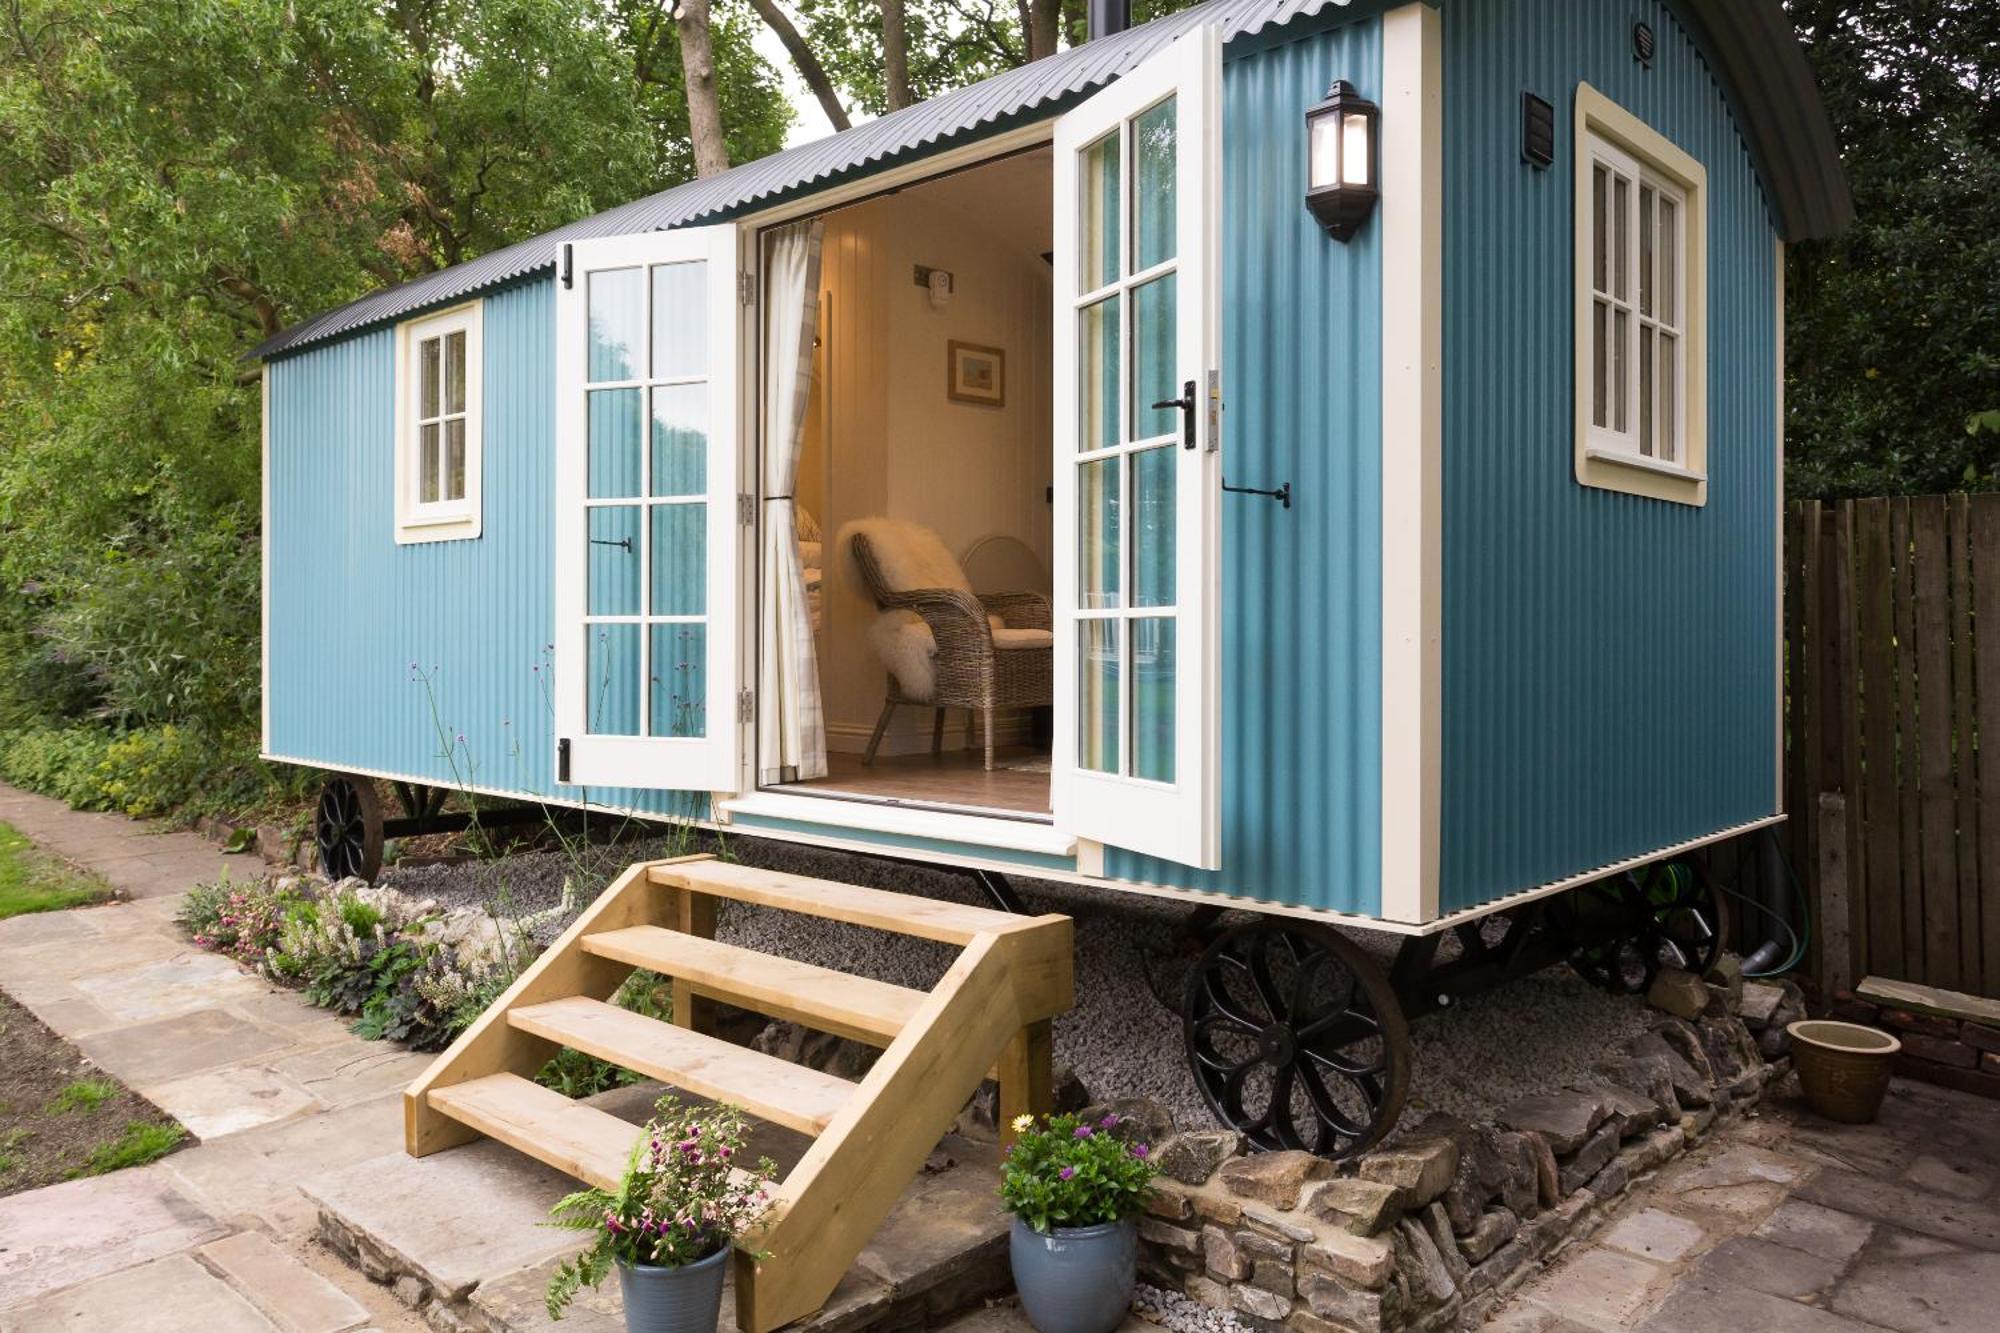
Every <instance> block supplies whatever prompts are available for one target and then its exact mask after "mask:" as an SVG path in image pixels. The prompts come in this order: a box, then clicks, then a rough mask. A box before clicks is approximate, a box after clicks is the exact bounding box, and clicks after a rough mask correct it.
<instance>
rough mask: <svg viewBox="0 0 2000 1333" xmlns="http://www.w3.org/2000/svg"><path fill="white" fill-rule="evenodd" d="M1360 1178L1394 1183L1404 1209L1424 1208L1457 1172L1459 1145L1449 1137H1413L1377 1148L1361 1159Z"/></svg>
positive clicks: (1442, 1190) (1382, 1182)
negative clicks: (1393, 1144) (1387, 1146)
mask: <svg viewBox="0 0 2000 1333" xmlns="http://www.w3.org/2000/svg"><path fill="white" fill-rule="evenodd" d="M1360 1171H1361V1178H1362V1179H1363V1180H1373V1181H1377V1182H1379V1183H1381V1184H1384V1185H1393V1186H1395V1187H1396V1189H1397V1190H1398V1191H1399V1192H1400V1194H1401V1203H1402V1207H1403V1208H1404V1210H1405V1211H1408V1210H1409V1209H1413V1208H1421V1207H1423V1206H1424V1205H1425V1204H1427V1203H1429V1202H1431V1201H1432V1200H1433V1199H1435V1198H1437V1197H1438V1195H1440V1194H1443V1193H1444V1192H1445V1190H1446V1189H1447V1188H1449V1187H1450V1185H1451V1181H1452V1176H1453V1175H1454V1174H1456V1172H1457V1171H1458V1145H1457V1144H1456V1143H1454V1142H1453V1141H1452V1140H1451V1139H1449V1138H1443V1137H1436V1138H1412V1139H1409V1140H1407V1141H1405V1142H1403V1143H1400V1144H1398V1145H1396V1146H1395V1147H1393V1148H1377V1149H1376V1150H1375V1151H1374V1152H1371V1153H1369V1154H1367V1155H1366V1156H1364V1157H1363V1158H1362V1159H1361V1162H1360Z"/></svg>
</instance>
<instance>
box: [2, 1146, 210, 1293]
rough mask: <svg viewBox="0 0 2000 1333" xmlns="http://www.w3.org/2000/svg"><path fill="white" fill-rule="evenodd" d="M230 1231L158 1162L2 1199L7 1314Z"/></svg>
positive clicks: (3, 1264)
mask: <svg viewBox="0 0 2000 1333" xmlns="http://www.w3.org/2000/svg"><path fill="white" fill-rule="evenodd" d="M227 1230H228V1229H227V1228H226V1227H224V1226H223V1224H222V1223H221V1222H219V1221H217V1220H216V1219H215V1218H214V1217H212V1216H210V1215H209V1214H208V1213H207V1212H206V1211H204V1210H203V1209H202V1208H201V1207H199V1206H198V1205H196V1204H195V1203H194V1201H193V1200H191V1199H189V1198H188V1197H187V1196H186V1195H185V1194H183V1193H181V1192H180V1190H178V1189H176V1188H175V1187H174V1184H173V1182H172V1181H171V1179H170V1178H169V1177H168V1176H167V1174H166V1172H165V1171H164V1170H163V1169H162V1168H161V1167H160V1166H159V1165H157V1164H156V1165H153V1166H148V1167H136V1168H133V1169H130V1170H126V1171H119V1172H116V1173H114V1174H112V1175H108V1176H94V1177H90V1178H87V1179H84V1180H72V1181H66V1182H64V1183H63V1184H60V1185H50V1186H47V1187H46V1188H43V1189H38V1190H27V1191H25V1192H23V1193H20V1194H13V1195H9V1196H8V1197H6V1198H4V1199H0V1310H4V1309H10V1308H12V1307H14V1306H16V1305H20V1304H23V1303H25V1302H28V1301H32V1300H34V1299H35V1298H37V1297H39V1296H42V1295H44V1294H46V1293H48V1292H52V1291H56V1290H59V1289H60V1288H63V1287H67V1286H70V1285H73V1284H75V1283H79V1282H86V1281H89V1280H90V1279H92V1278H95V1277H101V1276H103V1275H105V1274H107V1273H114V1272H118V1271H120V1270H122V1269H127V1268H131V1267H133V1266H135V1265H137V1264H143V1263H147V1262H149V1261H151V1260H154V1259H159V1258H162V1257H164V1256H166V1255H169V1254H173V1253H176V1252H177V1251H180V1250H185V1249H189V1248H191V1247H193V1246H196V1245H204V1244H206V1243H208V1242H209V1241H212V1240H219V1239H221V1238H222V1237H223V1236H224V1235H225V1234H227Z"/></svg>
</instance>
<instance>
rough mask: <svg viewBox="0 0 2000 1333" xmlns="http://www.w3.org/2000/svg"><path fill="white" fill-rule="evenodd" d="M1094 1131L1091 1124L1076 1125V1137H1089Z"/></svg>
mask: <svg viewBox="0 0 2000 1333" xmlns="http://www.w3.org/2000/svg"><path fill="white" fill-rule="evenodd" d="M1092 1132H1093V1131H1092V1130H1091V1128H1090V1126H1089V1125H1078V1126H1077V1127H1076V1137H1077V1138H1080V1139H1087V1138H1089V1137H1090V1136H1091V1133H1092Z"/></svg>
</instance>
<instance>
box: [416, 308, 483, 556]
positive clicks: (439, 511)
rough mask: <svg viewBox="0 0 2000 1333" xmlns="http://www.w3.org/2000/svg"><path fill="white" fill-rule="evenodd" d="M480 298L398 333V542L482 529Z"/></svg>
mask: <svg viewBox="0 0 2000 1333" xmlns="http://www.w3.org/2000/svg"><path fill="white" fill-rule="evenodd" d="M480 317H481V307H480V303H479V302H477V301H474V302H472V303H471V304H469V305H463V306H458V307H455V308H453V309H451V310H446V311H442V312H440V313H438V314H435V315H427V316H425V317H424V318H422V319H416V320H411V321H410V322H409V323H407V324H404V325H402V326H401V327H400V328H398V329H397V331H396V540H397V541H398V542H400V543H410V542H432V541H449V540H453V539H459V538H468V537H477V536H478V535H479V531H480V495H479V483H480V435H481V431H480V378H481V377H480V323H481V318H480Z"/></svg>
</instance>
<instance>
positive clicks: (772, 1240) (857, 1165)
mask: <svg viewBox="0 0 2000 1333" xmlns="http://www.w3.org/2000/svg"><path fill="white" fill-rule="evenodd" d="M719 898H730V899H734V900H735V901H737V902H741V903H747V904H752V905H755V906H758V907H766V908H775V909H778V910H781V911H787V912H798V913H803V914H805V915H808V916H815V917H821V918H826V919H830V920H835V921H845V922H849V923H852V924H856V925H862V926H868V927H872V928H874V929H877V930H883V931H890V932H893V933H897V934H903V935H915V936H919V937H921V938H924V939H930V940H939V941H942V942H945V943H948V944H955V945H958V946H959V947H960V949H961V953H960V954H959V957H958V960H957V961H956V962H955V963H953V964H952V966H951V969H950V970H949V971H948V972H946V973H945V975H944V978H943V980H941V981H939V982H938V984H937V986H936V988H935V989H933V990H931V991H928V992H926V991H917V990H911V989H909V988H907V987H903V986H892V985H889V984H887V983H885V982H880V981H873V980H870V979H868V978H865V977H857V976H851V975H849V974H847V973H845V972H836V971H832V970H830V969H828V968H823V967H816V966H814V965H812V964H810V963H801V962H796V961H793V960H791V959H786V958H777V957H773V956H771V955H768V954H761V953H757V952H755V951H752V950H748V949H741V948H737V947H736V946H734V945H729V944H722V943H719V942H717V941H716V940H715V939H714V938H713V935H714V933H715V903H716V900H717V899H719ZM635 968H645V969H648V970H650V971H653V972H658V973H660V974H662V975H665V976H668V977H671V978H673V993H674V1006H673V1014H674V1023H673V1024H671V1025H670V1024H666V1023H661V1022H658V1021H655V1020H653V1019H650V1018H646V1017H643V1016H641V1015H639V1014H634V1013H632V1012H630V1011H629V1010H624V1009H620V1008H617V1007H616V1006H614V1005H611V1004H609V1003H607V1001H608V1000H609V999H610V998H611V996H612V995H613V994H615V993H616V992H617V990H618V988H619V986H620V985H622V984H623V983H624V981H625V979H626V977H627V976H629V975H630V974H631V972H632V971H633V969H635ZM1074 994H1075V989H1074V980H1073V976H1072V968H1071V932H1070V921H1069V918H1068V917H1063V916H1041V917H1023V916H1014V915H1011V914H1009V913H1006V912H996V911H991V910H988V909H986V908H981V907H966V906H962V905H960V904H958V903H950V902H940V901H937V900H934V899H930V898H917V897H912V896H909V895H906V894H898V893H884V892H882V891H880V890H877V889H866V888H861V887H859V886H856V885H852V884H840V883H835V882H832V881H828V880H816V879H807V878H804V877H802V876H798V875H788V874H784V873H781V872H776V871H769V870H758V869H754V868H751V867H748V866H742V865H735V864H731V863H729V862H724V861H718V860H715V859H714V858H712V857H706V856H700V857H682V858H678V859H675V860H671V861H655V862H649V863H645V864H641V865H635V866H633V867H632V868H631V869H629V870H627V871H626V872H625V873H624V874H623V875H622V876H620V877H619V878H618V880H617V881H616V882H615V883H613V884H612V885H611V887H610V888H608V889H606V890H605V891H604V893H603V895H602V896H600V897H599V898H598V900H597V901H596V902H595V903H593V904H592V905H591V906H590V908H589V909H588V910H586V911H585V912H584V913H583V915H582V916H580V917H579V918H577V921H576V923H575V924H574V925H572V926H571V927H570V928H569V930H568V931H566V932H565V933H564V934H563V936H562V938H561V939H559V940H557V941H556V942H555V943H554V944H553V945H551V946H550V948H549V949H548V951H547V952H546V953H544V954H543V955H542V956H541V957H540V958H539V959H537V960H536V961H535V963H534V964H533V965H532V966H531V967H529V968H528V970H527V971H525V972H523V973H522V974H521V976H520V977H519V978H518V979H517V980H516V981H515V982H514V984H513V985H512V986H510V987H508V989H507V991H506V993H505V994H503V995H502V996H501V997H500V998H499V999H498V1000H496V1001H495V1002H494V1003H493V1006H492V1007H491V1008H489V1009H488V1010H487V1011H486V1012H485V1013H484V1014H482V1015H480V1017H479V1019H478V1020H477V1021H476V1022H474V1023H473V1025H472V1026H471V1027H470V1028H468V1029H466V1031H465V1032H464V1034H463V1035H461V1036H460V1037H459V1039H458V1040H457V1041H455V1042H453V1043H452V1045H451V1047H450V1049H448V1050H446V1051H445V1052H444V1053H443V1054H442V1055H440V1056H439V1057H438V1058H437V1060H436V1061H435V1062H434V1063H432V1065H431V1067H430V1068H429V1069H427V1070H425V1071H424V1073H423V1076H422V1077H420V1078H419V1079H418V1080H417V1081H416V1082H415V1083H413V1084H411V1085H410V1087H409V1089H408V1090H407V1091H406V1092H405V1093H404V1094H403V1115H404V1132H405V1139H406V1145H407V1148H408V1150H409V1152H410V1155H411V1156H413V1157H423V1156H426V1155H428V1154H430V1153H434V1152H438V1151H440V1150H442V1149H445V1148H450V1147H454V1146H457V1145H459V1144H462V1143H468V1142H471V1141H472V1140H474V1139H476V1138H478V1137H479V1136H481V1135H485V1136H488V1137H490V1138H494V1139H498V1140H499V1141H500V1142H502V1143H505V1144H507V1145H509V1146H510V1147H513V1148H516V1149H519V1150H520V1151H521V1152H524V1153H527V1154H528V1155H529V1156H531V1157H535V1158H538V1159H540V1160H541V1161H544V1162H547V1163H548V1164H550V1165H551V1166H554V1167H556V1168H557V1169H558V1170H561V1171H564V1172H567V1173H568V1174H570V1175H572V1176H575V1177H576V1178H578V1179H579V1180H584V1181H588V1182H590V1183H591V1184H595V1185H601V1186H604V1187H607V1188H609V1187H611V1186H613V1185H615V1184H616V1182H617V1180H618V1177H619V1176H620V1175H621V1174H622V1173H623V1171H624V1169H625V1162H626V1159H627V1157H628V1156H629V1155H630V1153H631V1149H632V1145H633V1143H634V1142H635V1141H636V1140H637V1138H638V1135H639V1129H638V1127H637V1126H635V1125H632V1124H630V1123H628V1122H627V1121H624V1120H620V1119H618V1118H617V1117H615V1116H612V1115H609V1114H606V1113H605V1112H603V1111H600V1110H597V1109H596V1108H595V1107H591V1106H587V1105H585V1104H584V1103H582V1102H574V1101H571V1100H569V1099H568V1098H567V1097H564V1096H563V1095H562V1094H560V1093H557V1092H553V1091H550V1090H549V1089H547V1088H544V1087H542V1086H541V1085H539V1084H537V1083H535V1082H534V1081H533V1076H534V1074H535V1071H536V1070H538V1069H540V1068H541V1066H542V1065H543V1064H544V1063H545V1062H546V1061H547V1060H548V1059H549V1057H550V1056H552V1055H553V1054H554V1053H555V1051H556V1050H557V1048H559V1047H563V1046H568V1047H572V1048H574V1049H576V1050H580V1051H585V1052H588V1053H589V1054H591V1055H595V1056H598V1057H600V1058H602V1059H605V1060H609V1061H611V1062H612V1063H614V1064H618V1065H621V1066H623V1067H625V1068H627V1069H631V1070H634V1071H636V1072H638V1073H641V1074H644V1075H646V1076H647V1077H649V1078H655V1079H658V1080H660V1081H661V1082H663V1083H667V1084H670V1085H672V1086H673V1087H676V1088H680V1089H683V1090H685V1091H687V1092H689V1093H692V1094H695V1095H697V1096H701V1097H707V1098H712V1099H715V1100H719V1101H726V1102H732V1103H734V1104H736V1105H738V1106H741V1107H742V1108H743V1109H744V1110H745V1111H747V1112H749V1113H750V1114H751V1115H754V1116H757V1117H759V1118H761V1119H764V1120H768V1121H771V1122H772V1123H774V1124H780V1125H785V1126H787V1127H789V1128H791V1129H794V1130H797V1131H799V1132H800V1133H802V1134H807V1135H810V1136H813V1140H814V1141H813V1144H812V1146H811V1147H810V1148H809V1149H807V1151H806V1154H805V1156H804V1157H803V1158H801V1159H800V1161H799V1163H798V1165H797V1166H795V1167H794V1168H793V1169H792V1170H791V1172H790V1173H789V1174H788V1175H787V1176H786V1177H785V1178H784V1180H783V1181H782V1182H780V1184H779V1185H778V1187H777V1188H776V1190H775V1191H774V1196H775V1204H774V1206H773V1208H772V1211H771V1215H770V1219H769V1221H768V1222H767V1223H766V1225H765V1226H764V1227H763V1229H762V1230H761V1231H760V1232H759V1233H758V1234H757V1235H754V1236H748V1237H744V1238H742V1239H741V1241H740V1242H739V1248H738V1250H737V1253H736V1255H735V1257H734V1262H735V1265H736V1267H735V1279H736V1322H737V1326H738V1327H739V1329H741V1330H742V1333H767V1331H768V1330H770V1329H774V1328H778V1327H780V1326H781V1325H784V1324H788V1323H790V1322H792V1321H793V1320H795V1319H800V1318H803V1317H804V1316H806V1315H809V1314H811V1313H812V1312H814V1311H815V1310H817V1309H819V1308H820V1306H821V1305H823V1304H824V1303H825V1301H826V1298H827V1297H828V1296H829V1295H831V1294H832V1292H833V1289H834V1286H835V1285H836V1284H837V1283H838V1282H839V1281H840V1279H841V1276H842V1275H843V1274H844V1273H846V1271H847V1269H848V1266H849V1265H850V1264H852V1263H853V1262H854V1259H855V1256H856V1255H858V1254H859V1253H860V1252H861V1249H862V1247H863V1246H864V1245H866V1244H867V1242H868V1239H869V1237H870V1236H871V1235H873V1234H874V1231H875V1229H876V1227H878V1226H879V1225H880V1224H881V1222H882V1220H883V1218H884V1217H886V1216H887V1215H888V1212H889V1209H890V1208H891V1207H892V1206H893V1205H894V1204H895V1202H896V1200H897V1198H898V1197H900V1196H901V1194H902V1193H903V1191H904V1189H905V1188H907V1187H908V1185H909V1183H910V1182H911V1181H912V1180H913V1179H915V1177H916V1174H917V1172H918V1171H919V1170H920V1169H921V1168H922V1166H923V1163H924V1161H925V1159H926V1158H927V1157H928V1156H929V1155H930V1152H931V1149H932V1148H934V1147H935V1146H936V1144H937V1141H938V1139H939V1138H941V1137H942V1136H943V1135H944V1134H945V1132H946V1131H947V1130H949V1129H950V1127H951V1124H952V1122H953V1120H954V1119H955V1118H956V1117H957V1115H958V1112H959V1110H960V1109H961V1108H962V1107H963V1106H964V1105H965V1102H966V1099H967V1098H969V1097H970V1096H971V1095H972V1094H973V1092H974V1091H976V1090H977V1088H978V1086H979V1084H980V1081H981V1080H982V1079H984V1078H986V1077H987V1075H988V1074H989V1072H991V1073H992V1074H993V1075H994V1076H995V1077H997V1078H998V1080H999V1084H1000V1105H999V1119H1000V1124H1001V1127H1002V1128H1001V1132H1002V1134H1003V1136H1005V1137H1007V1138H1011V1131H1010V1130H1008V1129H1007V1126H1008V1124H1009V1122H1011V1121H1012V1120H1013V1119H1014V1117H1015V1116H1017V1115H1020V1114H1022V1113H1023V1112H1031V1113H1035V1114H1042V1113H1045V1112H1046V1111H1047V1110H1048V1109H1049V1105H1048V1103H1049V1096H1050V1047H1049V1023H1050V1020H1051V1019H1052V1018H1054V1017H1055V1015H1057V1014H1059V1013H1061V1012H1063V1011H1064V1010H1066V1009H1068V1008H1069V1007H1070V1005H1071V1004H1072V1003H1073V1002H1074ZM707 1000H726V1001H728V1002H729V1003H731V1004H735V1005H739V1006H741V1007H743V1008H746V1009H751V1010H755V1011H757V1012H759V1013H764V1014H769V1015H771V1016H772V1017H775V1018H786V1019H791V1020H793V1021H795V1022H798V1023H802V1024H804V1025H805V1026H807V1027H810V1028H814V1029H817V1030H819V1031H823V1032H832V1033H837V1034H838V1035H840V1036H843V1037H852V1038H855V1039H857V1040H860V1041H864V1042H868V1043H870V1044H871V1045H875V1046H879V1047H882V1048H884V1049H883V1053H882V1056H881V1057H880V1058H879V1059H878V1060H877V1061H876V1063H875V1066H874V1068H873V1069H872V1070H870V1071H869V1073H868V1075H867V1076H866V1077H865V1078H863V1079H862V1080H861V1081H860V1082H858V1083H856V1082H853V1081H850V1080H847V1079H842V1078H836V1077H834V1076H832V1075H830V1074H823V1073H820V1072H818V1071H816V1070H813V1069H809V1068H807V1067H805V1066H803V1065H796V1064H792V1063H790V1062H788V1061H785V1060H780V1059H778V1058H776V1057H774V1056H769V1055H764V1054H762V1053H760V1052H757V1051H753V1050H750V1049H748V1048H746V1047H742V1046H736V1045H733V1044H731V1043H729V1042H726V1041H722V1040H720V1039H718V1038H716V1037H713V1036H710V1035H708V1034H707V1033H706V1032H704V1031H702V1030H701V1029H702V1028H703V1026H704V1022H703V1019H704V1017H705V1013H704V1011H705V1009H706V1008H707V1005H706V1004H705V1003H704V1001H707ZM551 1202H553V1201H551Z"/></svg>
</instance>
